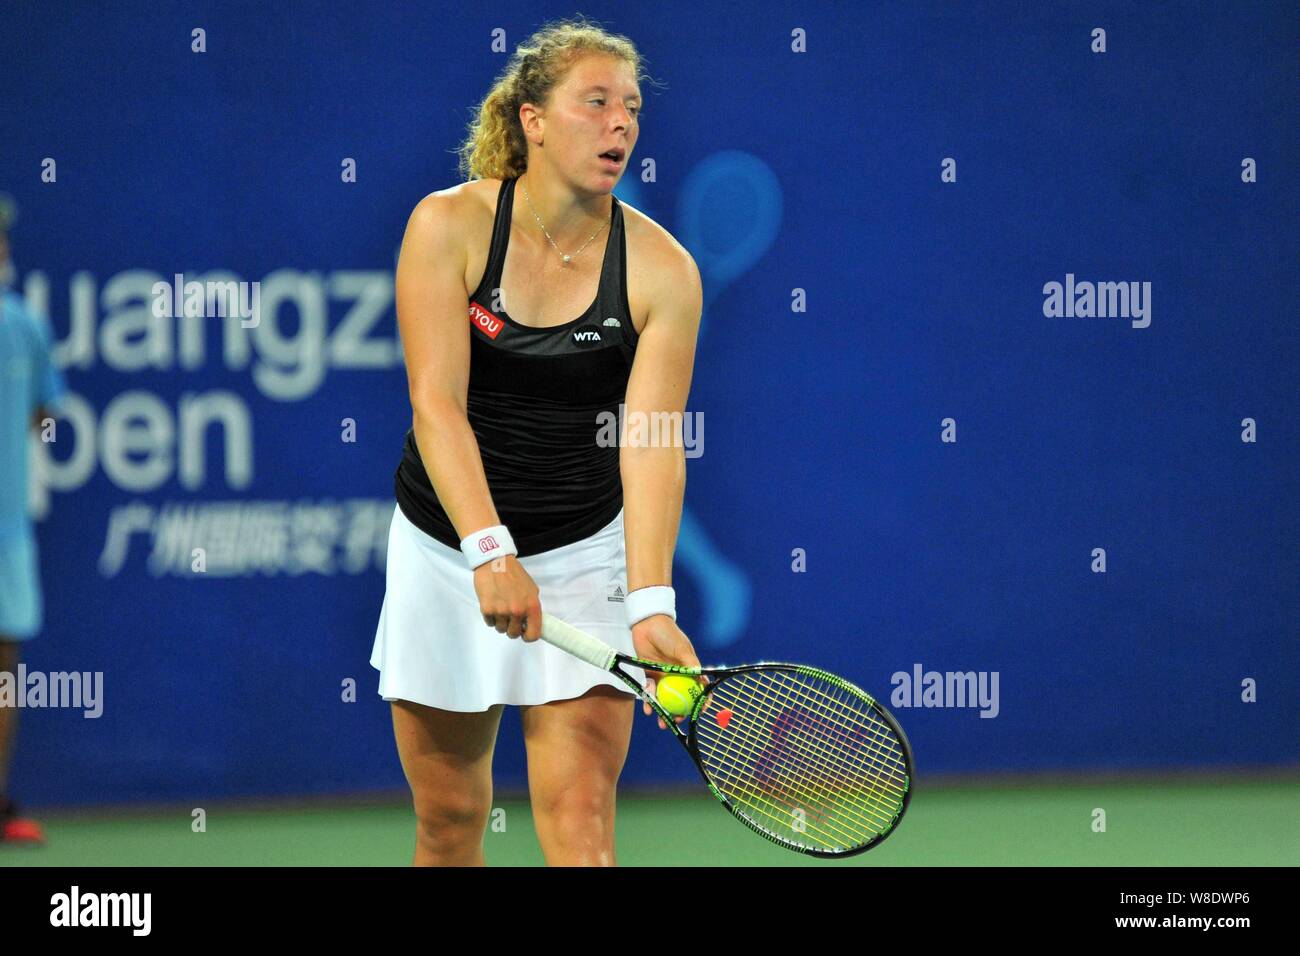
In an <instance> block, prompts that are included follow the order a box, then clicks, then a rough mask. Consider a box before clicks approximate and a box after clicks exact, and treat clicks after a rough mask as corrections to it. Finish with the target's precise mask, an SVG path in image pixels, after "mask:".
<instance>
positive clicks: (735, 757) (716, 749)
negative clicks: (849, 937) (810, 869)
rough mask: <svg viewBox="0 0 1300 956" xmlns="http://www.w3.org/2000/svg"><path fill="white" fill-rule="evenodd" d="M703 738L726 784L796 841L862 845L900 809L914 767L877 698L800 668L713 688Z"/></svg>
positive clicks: (713, 772)
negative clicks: (725, 715)
mask: <svg viewBox="0 0 1300 956" xmlns="http://www.w3.org/2000/svg"><path fill="white" fill-rule="evenodd" d="M723 710H730V711H731V717H730V721H729V722H728V723H726V724H725V726H723V725H721V724H720V723H719V722H718V720H717V719H716V718H717V715H718V713H719V712H721V711H723ZM710 718H713V719H710ZM696 736H697V741H698V744H699V750H700V756H701V760H702V762H703V763H704V765H705V767H706V771H707V772H708V773H709V775H710V778H711V779H714V780H715V781H716V784H717V785H718V788H719V790H720V791H721V792H723V793H724V795H726V796H728V797H729V798H730V799H733V800H734V801H735V802H736V803H737V804H738V805H739V806H742V807H744V808H745V810H746V811H750V812H752V813H754V814H756V815H757V816H758V817H760V818H761V819H756V820H755V822H758V823H761V824H763V825H764V826H765V827H766V828H770V827H768V821H770V823H771V824H775V830H776V832H777V833H778V835H779V836H781V837H782V838H783V839H786V840H789V841H791V842H795V843H805V842H809V841H810V840H811V841H813V842H816V843H818V844H819V845H821V846H823V847H825V848H828V849H843V848H851V847H853V846H860V845H862V844H864V843H866V842H869V841H870V840H871V839H873V838H875V837H876V836H878V835H879V834H880V833H882V832H885V831H887V830H888V829H889V828H890V827H891V826H892V824H893V821H894V820H896V818H897V817H898V814H899V813H900V812H901V809H902V806H903V801H904V796H905V792H906V789H907V786H908V770H907V764H906V756H905V752H904V750H903V748H902V746H901V744H900V743H899V742H898V739H897V737H896V736H895V734H894V732H893V730H892V728H890V726H889V725H888V724H887V723H885V722H883V721H881V720H880V719H878V718H877V717H876V715H875V713H874V711H873V709H872V704H871V702H870V701H869V700H865V699H863V698H862V697H860V696H859V695H858V694H856V693H853V692H852V691H851V690H849V689H847V688H844V687H841V686H839V685H838V684H836V683H833V682H831V681H828V680H826V679H824V678H821V677H817V676H814V675H808V674H803V673H800V672H798V671H794V670H762V671H750V672H746V673H743V674H739V675H735V676H732V677H729V678H727V679H725V680H724V681H722V682H721V683H720V684H719V685H718V687H717V688H715V690H714V691H713V692H712V694H711V695H710V700H709V702H708V706H707V709H706V712H705V713H702V714H701V715H700V720H698V721H697V722H696ZM795 811H802V812H801V813H796V812H795Z"/></svg>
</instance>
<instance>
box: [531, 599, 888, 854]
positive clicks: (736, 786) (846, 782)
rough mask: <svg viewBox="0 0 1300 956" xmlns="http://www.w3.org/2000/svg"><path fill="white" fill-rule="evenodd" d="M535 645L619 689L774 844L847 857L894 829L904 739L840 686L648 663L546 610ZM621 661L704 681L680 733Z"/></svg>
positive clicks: (852, 690) (787, 667) (813, 677)
mask: <svg viewBox="0 0 1300 956" xmlns="http://www.w3.org/2000/svg"><path fill="white" fill-rule="evenodd" d="M541 639H542V640H544V641H546V642H547V643H548V644H551V645H554V646H555V647H558V648H560V649H561V650H563V651H567V652H568V653H570V654H572V655H573V656H574V657H576V658H578V659H580V660H584V661H586V662H587V663H588V664H591V665H592V666H594V667H599V668H600V669H601V670H603V671H607V672H609V673H611V674H613V675H614V676H615V677H617V678H619V679H620V680H621V681H623V683H625V684H627V686H628V687H630V688H631V689H632V691H633V692H634V693H635V694H636V695H637V696H638V697H640V698H641V699H642V700H643V701H645V702H646V703H647V704H649V705H650V706H651V707H652V708H654V710H655V711H656V712H657V713H658V714H659V716H660V717H661V718H663V721H664V723H666V724H667V725H668V727H669V728H670V729H671V730H672V731H673V733H674V734H675V735H676V736H677V739H678V740H679V741H680V742H681V744H682V746H684V747H685V748H686V751H687V753H689V754H690V755H691V758H692V759H693V760H694V761H695V766H696V767H697V768H698V769H699V771H700V774H701V776H703V777H704V782H705V783H707V784H708V785H709V789H710V790H711V791H713V795H714V796H715V797H717V798H718V801H719V802H720V803H721V804H722V805H723V806H724V807H726V808H727V810H729V811H730V812H731V813H732V815H733V816H735V817H736V818H737V819H738V820H740V822H741V823H743V824H745V826H747V827H749V828H750V829H751V830H753V831H754V832H755V833H757V834H758V835H759V836H762V837H765V838H766V839H768V840H771V841H772V842H773V843H775V844H777V845H778V846H783V847H786V848H787V849H790V850H797V851H799V852H800V853H807V854H809V855H811V856H819V857H840V856H850V855H852V854H855V853H861V852H863V851H864V850H869V849H871V848H872V847H873V846H876V845H877V844H879V843H880V842H881V841H882V840H884V839H885V837H887V836H889V834H891V833H893V832H894V830H896V829H897V828H898V824H899V822H900V821H901V820H902V819H903V814H904V813H905V812H906V811H907V804H908V802H909V800H910V799H911V795H912V750H911V747H910V746H909V745H908V742H907V737H905V736H904V735H903V729H902V728H901V727H899V726H898V722H897V721H896V720H894V717H893V715H892V714H890V713H889V711H887V710H885V708H884V707H882V706H881V705H880V704H879V703H877V702H876V701H875V700H874V699H873V698H872V697H871V696H870V695H868V694H866V693H864V692H863V691H861V690H859V689H858V688H857V687H855V686H854V685H852V684H850V683H849V682H848V681H846V680H844V679H843V678H840V677H836V676H835V675H834V674H830V673H827V672H826V671H823V670H818V669H817V668H815V667H805V666H803V665H800V664H766V663H765V664H746V665H744V666H741V667H704V668H700V667H683V666H681V665H679V664H663V663H657V662H655V661H646V660H642V659H640V658H637V657H630V656H628V655H627V654H623V653H620V652H619V651H616V650H615V649H614V648H612V647H610V646H609V645H608V644H606V643H605V642H604V641H602V640H600V639H599V638H596V637H592V636H591V635H590V634H587V633H586V632H585V631H580V630H578V629H577V628H576V627H573V626H572V625H570V624H567V623H565V622H564V621H561V620H559V619H558V618H556V617H555V616H554V615H552V614H549V613H546V612H545V611H544V612H542V634H541ZM625 665H631V666H633V667H639V668H643V669H645V670H651V671H661V672H663V673H665V674H685V675H688V676H692V677H701V676H703V677H707V678H709V683H708V684H706V685H705V686H704V687H703V688H702V693H701V694H700V696H699V697H698V698H697V699H696V701H695V704H694V706H693V708H692V710H691V713H690V715H689V716H688V717H687V719H686V720H685V721H684V726H685V729H684V730H683V729H682V726H679V725H678V723H677V720H676V718H675V717H674V716H673V715H672V714H670V713H668V711H667V710H665V709H664V707H663V705H661V704H660V703H659V701H658V700H656V699H655V697H654V695H653V694H651V693H649V692H648V691H647V690H646V689H645V687H643V686H642V685H641V683H640V681H638V680H637V679H636V678H635V677H633V676H632V675H631V674H629V673H628V672H627V671H625V670H624V669H623V668H624V666H625Z"/></svg>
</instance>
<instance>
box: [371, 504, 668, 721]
mask: <svg viewBox="0 0 1300 956" xmlns="http://www.w3.org/2000/svg"><path fill="white" fill-rule="evenodd" d="M519 563H520V564H521V565H523V568H524V570H525V571H527V572H528V573H529V575H530V576H531V577H532V579H533V581H534V582H535V583H536V584H537V588H538V600H539V601H540V602H541V605H542V610H543V611H545V612H547V613H549V614H554V615H555V616H556V617H558V618H559V619H561V620H563V621H567V622H568V623H570V624H572V625H573V626H574V627H577V628H579V629H581V630H584V631H587V632H588V633H590V634H592V635H594V636H596V637H598V638H600V639H601V640H603V641H605V642H606V643H607V644H610V645H611V646H612V647H614V648H616V649H617V650H620V651H623V652H625V653H628V654H632V653H634V651H633V647H632V631H631V629H630V628H629V627H628V626H627V611H626V610H625V607H624V603H623V601H624V597H625V595H626V594H627V554H626V550H625V545H624V539H623V512H622V511H621V510H620V511H619V513H618V514H617V515H616V516H615V518H614V520H613V521H611V522H610V523H609V524H607V525H606V526H605V527H604V528H602V529H601V530H599V531H597V532H596V533H595V534H592V535H590V536H588V537H587V538H584V539H583V540H581V541H575V542H573V543H572V544H566V545H563V546H561V547H559V548H554V549H552V550H550V551H543V552H542V553H540V554H534V555H530V556H528V557H526V558H520V559H519ZM386 574H387V578H386V582H387V583H386V589H385V592H384V604H383V608H382V609H381V610H380V612H379V626H378V628H377V629H376V632H375V646H374V650H373V651H372V652H371V655H370V664H371V666H372V667H375V668H377V669H378V670H379V694H380V696H381V697H383V698H384V700H409V701H414V702H415V703H418V704H426V705H427V706H429V707H438V708H441V709H443V710H455V711H462V712H477V711H483V710H487V709H488V708H489V707H491V706H492V705H494V704H514V705H519V704H544V703H547V702H548V701H553V700H568V699H570V698H573V697H579V696H581V695H582V694H584V693H586V692H587V691H588V690H590V689H591V688H592V687H595V686H597V685H600V684H608V685H609V686H611V687H616V688H618V689H619V690H622V691H624V692H627V693H629V695H630V691H628V688H627V686H626V685H624V684H623V683H621V682H620V681H619V680H618V679H617V678H616V677H613V676H612V675H610V674H608V673H606V672H604V671H601V670H600V669H599V668H596V667H593V666H592V665H590V664H587V663H585V662H584V661H580V660H578V659H577V658H575V657H573V656H571V655H569V654H566V653H565V652H564V651H561V650H559V649H558V648H555V647H551V646H550V645H549V644H546V643H544V642H542V641H532V642H525V641H524V640H523V639H522V638H515V639H512V638H510V637H507V636H506V635H505V634H502V633H500V632H499V631H497V629H496V628H494V627H489V626H488V625H487V624H486V623H484V621H483V614H482V612H481V611H480V610H479V603H478V595H477V594H476V593H475V591H474V572H473V571H471V570H470V569H469V567H468V566H467V565H466V564H465V556H464V555H463V554H461V552H460V550H459V549H452V548H449V547H447V545H445V544H443V543H442V542H440V541H438V540H436V539H434V538H431V537H430V536H429V535H427V534H425V533H424V532H423V531H421V530H420V529H419V528H417V527H416V526H415V525H414V524H412V523H411V522H410V520H409V519H407V517H406V515H404V514H403V513H402V509H401V508H400V507H396V508H394V510H393V522H392V525H391V527H390V528H389V532H388V561H387V572H386ZM634 673H635V675H636V676H637V677H638V678H643V677H644V675H643V674H642V673H641V672H640V671H634Z"/></svg>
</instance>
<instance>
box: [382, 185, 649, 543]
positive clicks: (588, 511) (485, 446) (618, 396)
mask: <svg viewBox="0 0 1300 956" xmlns="http://www.w3.org/2000/svg"><path fill="white" fill-rule="evenodd" d="M514 188H515V180H514V179H507V180H504V181H503V182H502V183H501V191H500V192H499V193H498V195H497V209H496V218H495V221H494V223H493V226H492V245H491V249H490V251H489V253H488V263H487V268H486V269H484V272H483V279H482V281H481V282H480V283H479V286H478V288H477V289H476V290H475V291H474V294H473V295H472V296H470V300H469V316H468V321H469V323H470V371H469V390H468V396H467V404H466V412H467V415H468V418H469V424H470V427H471V428H472V429H473V430H474V435H475V436H476V437H477V439H478V446H479V452H480V454H481V456H482V459H483V470H484V472H485V473H486V475H487V483H488V489H489V490H490V491H491V494H492V502H493V504H495V505H496V509H497V514H498V515H500V518H501V522H502V524H504V525H505V526H506V527H507V528H509V529H510V534H511V536H512V537H513V538H514V540H515V545H516V547H517V548H518V549H519V556H520V557H525V556H527V555H530V554H537V553H539V552H542V551H549V550H551V549H552V548H558V547H561V546H562V545H566V544H571V543H572V542H574V541H579V540H581V539H583V538H585V537H587V536H589V535H591V534H594V533H595V532H597V531H599V530H600V529H601V528H603V527H604V526H605V525H607V524H609V523H610V522H611V521H612V520H613V519H614V517H615V516H616V515H617V514H618V512H619V509H620V508H622V507H623V483H622V480H621V478H620V476H619V449H618V444H617V441H616V439H617V436H618V434H619V430H618V429H619V423H620V422H619V417H618V416H619V405H620V404H621V403H622V402H623V400H624V397H625V396H626V393H627V380H628V375H629V373H630V372H631V369H632V358H633V355H634V354H635V352H636V342H637V333H636V329H634V328H633V327H632V314H631V310H630V309H629V307H628V303H627V247H626V243H625V241H624V233H623V210H622V208H621V207H620V205H619V202H618V200H617V199H615V198H614V197H612V196H611V197H610V198H611V199H612V200H613V208H612V209H611V217H612V218H611V221H610V225H609V239H608V241H607V243H606V246H605V258H604V261H603V263H602V265H601V270H600V284H599V286H598V287H597V289H596V300H595V301H594V302H593V303H592V304H591V305H590V307H588V309H587V311H586V312H583V313H582V315H580V316H578V317H577V318H576V319H574V320H573V321H571V322H567V323H565V324H564V325H556V326H551V327H548V328H544V329H535V328H530V327H529V326H526V325H520V324H519V323H518V322H515V321H514V320H513V319H512V318H510V316H509V315H507V314H506V312H505V309H504V308H503V307H501V306H500V305H499V304H498V303H499V295H498V291H499V290H500V288H501V273H502V269H503V268H504V266H505V261H506V246H507V245H508V244H509V241H510V218H511V210H512V208H513V205H514ZM494 299H495V300H497V301H496V302H494ZM609 439H615V440H613V441H611V440H609ZM429 451H430V454H436V453H437V450H436V449H430V450H429ZM396 491H397V503H398V506H399V507H400V508H401V509H402V513H403V514H404V515H406V517H407V518H408V519H409V520H410V521H411V523H412V524H414V525H415V526H416V527H417V528H419V529H420V530H421V531H423V532H424V533H425V534H427V535H429V536H430V537H432V538H434V539H436V540H438V541H441V542H442V543H443V544H445V545H447V546H448V547H451V548H457V549H458V548H459V547H460V536H459V535H458V534H457V532H456V529H455V526H454V525H452V523H451V520H450V519H449V518H448V517H447V513H446V511H445V510H443V507H442V505H441V503H440V502H439V501H438V496H437V494H436V493H435V492H434V490H433V486H432V485H431V484H430V482H429V475H428V472H426V471H425V468H424V462H423V460H422V459H421V458H420V450H419V448H417V447H416V444H415V432H414V429H408V430H407V432H406V441H405V444H404V446H403V450H402V462H401V464H400V465H399V466H398V468H397V476H396ZM471 530H478V529H471Z"/></svg>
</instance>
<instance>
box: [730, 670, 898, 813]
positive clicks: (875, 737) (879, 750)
mask: <svg viewBox="0 0 1300 956" xmlns="http://www.w3.org/2000/svg"><path fill="white" fill-rule="evenodd" d="M762 673H764V674H765V675H767V676H768V678H769V682H766V683H760V682H750V683H748V684H746V685H742V686H741V687H739V688H737V690H736V692H734V693H733V696H735V697H736V698H737V699H736V702H737V703H740V702H741V701H740V700H739V697H740V694H741V692H743V691H744V690H749V691H750V693H749V696H748V698H747V699H746V700H745V701H744V703H746V704H749V705H750V706H751V707H754V708H755V709H756V710H757V708H756V707H755V702H754V700H753V692H752V691H753V689H754V688H756V687H762V688H763V689H764V690H765V691H770V690H772V689H773V688H774V687H776V685H775V684H774V683H772V682H774V681H784V682H785V683H784V685H783V686H782V687H780V688H779V689H780V690H781V691H782V697H783V698H784V699H783V700H781V701H779V703H780V704H783V705H786V713H787V714H790V713H797V711H793V710H791V706H792V705H797V704H806V705H808V707H809V709H810V710H812V711H815V712H816V714H817V716H818V717H829V718H830V719H828V720H825V721H824V724H825V725H826V726H829V727H831V728H832V729H837V730H842V731H851V732H853V733H858V732H861V731H864V730H865V731H868V732H870V734H871V735H872V736H871V737H870V738H868V739H867V740H866V741H865V742H866V743H867V744H868V746H866V747H864V748H861V750H860V751H859V749H858V748H849V749H847V750H846V751H845V752H844V753H843V755H842V756H844V757H846V758H848V762H849V764H850V765H851V766H853V767H855V768H856V769H858V770H860V771H863V772H864V773H863V777H864V778H865V779H868V782H873V783H879V782H880V779H879V775H880V774H881V773H885V774H890V775H893V776H896V777H898V778H900V780H901V781H902V783H903V787H905V786H906V777H907V771H906V768H905V766H904V764H903V761H902V759H901V753H902V752H901V749H900V748H898V746H897V742H896V738H895V737H894V735H893V731H892V729H891V728H890V727H889V726H888V725H887V724H885V723H884V722H882V721H880V720H878V719H877V718H876V717H875V715H874V713H872V712H871V711H870V710H864V709H863V707H864V705H865V706H870V705H866V704H865V702H863V701H859V700H858V699H857V698H856V696H854V697H848V698H847V700H849V701H852V702H853V704H854V705H855V706H854V708H853V709H852V710H849V711H846V710H845V707H846V698H845V697H843V696H842V697H840V698H834V697H830V696H829V695H826V694H825V693H821V697H822V698H823V699H824V700H826V701H829V702H831V703H834V704H836V705H837V706H838V708H839V712H840V714H846V713H847V716H849V717H850V718H852V717H855V716H859V715H861V716H865V717H866V718H867V721H868V723H866V724H864V723H861V722H859V723H856V724H849V723H846V722H844V721H843V720H839V719H837V715H833V714H830V713H828V712H827V710H826V709H825V707H819V706H818V705H819V703H821V702H820V701H818V700H817V699H816V698H814V697H812V696H809V695H808V694H802V695H801V697H800V698H799V699H796V698H795V696H794V695H791V694H790V693H789V690H790V689H791V685H790V683H789V679H790V678H789V673H788V672H779V671H765V672H762ZM793 689H794V690H795V691H796V692H802V691H804V690H806V689H807V687H806V685H804V684H799V685H796V686H794V687H793ZM836 690H837V691H838V692H839V693H841V694H844V693H845V692H844V691H843V689H841V688H836ZM773 696H774V695H772V694H771V693H765V694H764V700H763V703H764V704H768V705H770V704H772V702H773ZM770 709H771V707H769V710H770ZM706 726H707V725H706ZM794 743H795V745H796V746H797V747H798V746H802V745H804V741H800V740H796V741H795V742H794ZM804 749H805V752H807V748H806V746H804ZM859 752H861V753H865V754H870V755H871V758H872V759H875V760H877V761H878V765H877V766H874V767H865V766H864V765H862V764H860V763H854V762H853V760H852V756H853V754H855V753H859ZM823 763H824V761H823ZM903 787H898V786H892V787H889V788H890V789H893V790H894V791H895V793H896V795H898V796H901V793H902V789H903Z"/></svg>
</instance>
